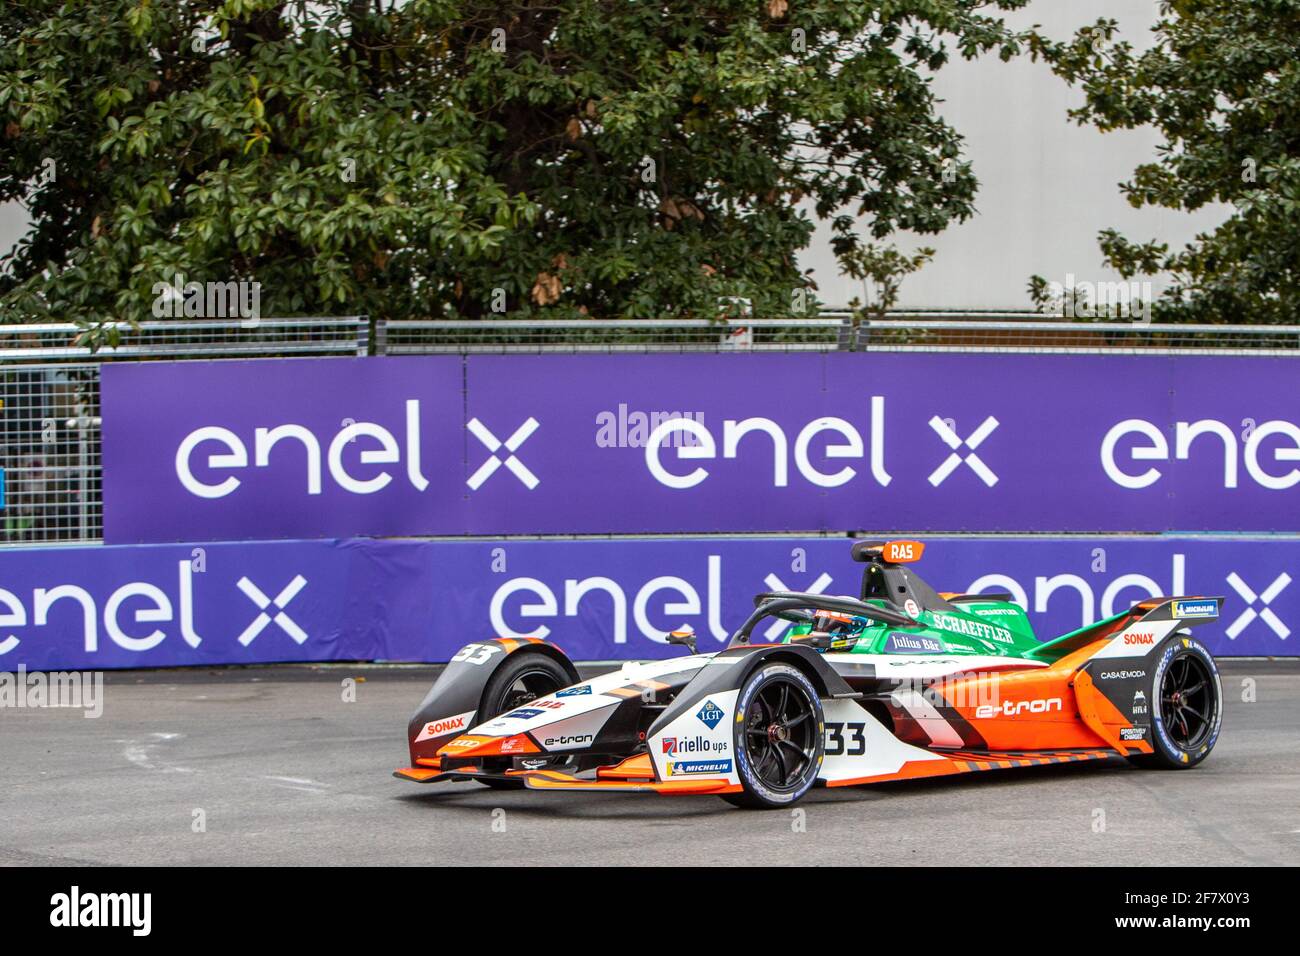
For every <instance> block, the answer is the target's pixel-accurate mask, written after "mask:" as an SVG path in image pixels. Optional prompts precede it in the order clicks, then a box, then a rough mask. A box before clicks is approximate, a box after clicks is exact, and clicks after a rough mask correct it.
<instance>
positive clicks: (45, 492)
mask: <svg viewBox="0 0 1300 956" xmlns="http://www.w3.org/2000/svg"><path fill="white" fill-rule="evenodd" d="M99 426H100V418H99V366H98V365H82V364H71V363H69V364H66V365H22V366H18V367H7V368H4V369H2V370H0V468H3V469H4V479H3V480H4V508H3V509H0V543H3V544H6V545H13V544H31V543H33V542H42V541H93V540H97V539H98V538H100V537H101V536H102V535H103V502H102V498H101V495H100V458H99V448H100V439H99Z"/></svg>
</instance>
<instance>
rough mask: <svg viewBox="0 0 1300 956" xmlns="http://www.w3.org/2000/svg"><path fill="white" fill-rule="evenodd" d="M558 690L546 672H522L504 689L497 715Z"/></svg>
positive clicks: (551, 677) (553, 679)
mask: <svg viewBox="0 0 1300 956" xmlns="http://www.w3.org/2000/svg"><path fill="white" fill-rule="evenodd" d="M559 689H560V685H559V684H557V683H556V681H555V678H554V677H553V676H552V675H551V674H549V673H547V672H546V671H543V670H535V671H524V672H523V673H522V674H520V675H519V676H518V677H516V678H515V679H514V681H513V682H512V683H511V685H510V686H509V687H507V688H506V692H505V694H503V695H502V697H501V710H500V711H499V713H502V714H504V713H508V712H509V711H512V710H514V709H515V708H516V707H522V706H524V704H527V703H530V702H531V701H534V700H536V699H537V698H538V697H545V696H546V695H547V694H552V693H554V692H555V691H557V690H559Z"/></svg>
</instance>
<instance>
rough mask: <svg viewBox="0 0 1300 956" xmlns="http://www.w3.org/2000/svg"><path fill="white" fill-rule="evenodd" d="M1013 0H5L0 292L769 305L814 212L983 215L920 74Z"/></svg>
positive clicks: (923, 222)
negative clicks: (223, 292)
mask: <svg viewBox="0 0 1300 956" xmlns="http://www.w3.org/2000/svg"><path fill="white" fill-rule="evenodd" d="M1024 2H1025V0H874V2H854V3H846V2H844V0H743V2H742V0H659V2H648V0H498V2H473V0H464V2H457V0H406V2H399V3H393V2H391V0H348V2H311V3H297V2H295V3H276V2H269V0H225V2H209V3H202V2H192V3H181V2H175V0H95V2H90V3H81V2H75V0H3V3H4V6H3V8H2V9H3V13H2V14H0V199H13V198H20V197H23V196H29V199H28V204H29V208H30V210H31V213H32V216H33V223H32V227H31V230H30V233H29V234H28V235H27V236H26V238H25V239H24V240H23V241H22V243H21V244H20V246H19V247H18V249H17V251H16V253H15V254H14V255H13V256H11V257H10V258H9V259H8V261H7V262H5V264H4V269H3V272H2V273H0V308H3V309H4V310H5V314H6V315H7V317H9V318H10V319H12V318H14V317H15V316H21V317H23V318H31V317H48V318H52V319H61V320H67V319H73V320H78V321H84V322H87V323H89V324H94V323H99V322H102V321H104V320H106V319H122V318H125V319H132V320H137V319H144V318H148V317H150V308H151V305H152V303H153V302H154V298H155V296H154V292H153V288H154V285H155V283H158V282H162V281H170V280H171V278H172V276H173V275H174V274H176V273H181V274H183V275H184V276H185V277H186V279H187V280H191V281H228V280H232V279H236V280H238V279H244V280H256V281H258V282H260V284H261V295H262V311H263V312H264V313H266V314H304V313H305V314H321V313H335V314H338V313H341V312H345V311H346V312H367V313H370V314H372V315H383V316H387V317H390V318H404V317H443V316H468V317H477V316H482V315H485V314H490V313H491V312H492V311H493V306H494V305H497V306H504V308H505V309H506V311H507V312H508V314H510V315H512V316H514V317H526V316H536V317H548V316H549V317H569V316H576V315H590V316H632V317H658V316H710V315H714V314H716V312H717V309H718V302H719V301H721V300H724V299H727V298H735V297H743V298H746V299H749V300H750V301H751V302H752V304H753V307H754V309H755V311H756V312H759V313H767V314H788V313H789V311H790V302H791V298H792V295H794V293H795V291H796V290H800V289H802V290H804V292H805V294H806V292H807V288H808V286H809V282H810V280H809V279H808V277H807V276H806V275H802V274H800V273H799V271H798V269H797V268H796V265H795V254H796V253H797V251H798V250H799V249H801V248H803V247H804V246H805V245H807V243H808V241H809V238H810V236H811V234H812V231H813V228H814V222H813V218H812V217H811V216H810V215H809V214H807V212H805V209H806V208H808V207H811V208H812V209H813V210H814V211H815V214H816V216H818V217H822V218H824V219H828V220H830V221H831V223H832V226H833V237H834V239H833V241H834V246H835V251H836V252H837V254H838V255H839V256H840V257H841V259H842V260H843V261H845V262H850V263H851V262H854V261H856V260H855V257H859V258H860V257H861V255H862V252H861V250H862V248H863V246H864V245H868V244H869V243H871V242H875V241H879V240H883V239H885V238H886V237H888V236H889V235H890V234H891V233H893V232H895V231H896V230H899V229H907V230H912V231H915V232H919V233H934V232H937V231H939V230H941V229H943V228H944V227H945V226H946V225H947V224H948V223H949V222H951V221H953V220H955V219H956V220H960V219H964V218H965V217H967V216H969V215H970V214H971V212H972V211H973V198H974V195H975V190H976V185H977V184H976V180H975V177H974V175H973V173H972V171H971V169H970V168H969V166H968V165H967V164H965V163H964V162H963V161H962V159H961V140H960V137H959V136H958V135H957V133H956V132H955V131H954V130H953V129H952V128H951V127H949V126H948V125H946V124H945V123H944V122H943V121H942V120H941V119H940V118H939V117H938V116H937V115H936V111H935V107H936V103H935V99H934V96H933V95H932V93H931V90H930V86H929V81H928V79H927V77H928V74H929V73H930V72H931V71H933V70H935V69H938V68H940V67H942V66H943V64H944V63H945V62H946V60H947V59H948V57H949V56H950V55H951V51H955V52H956V53H958V54H959V55H961V56H965V57H973V56H976V55H979V54H980V53H983V52H989V51H996V52H997V53H998V54H999V55H1001V56H1002V57H1003V58H1004V59H1005V58H1009V57H1010V56H1013V55H1015V53H1016V52H1018V50H1019V49H1020V45H1021V41H1022V39H1023V38H1022V37H1021V36H1019V35H1017V34H1014V33H1012V32H1010V31H1008V29H1007V28H1006V27H1005V26H1004V25H1003V23H1002V21H1001V20H1000V18H999V17H998V15H997V14H998V12H999V8H1001V9H1013V8H1016V7H1020V6H1022V5H1023V4H1024ZM858 215H863V216H865V217H866V221H867V223H868V232H869V233H870V235H869V236H859V235H858V234H857V228H858V226H857V223H856V221H855V217H856V216H858ZM898 261H900V262H902V259H899V260H898Z"/></svg>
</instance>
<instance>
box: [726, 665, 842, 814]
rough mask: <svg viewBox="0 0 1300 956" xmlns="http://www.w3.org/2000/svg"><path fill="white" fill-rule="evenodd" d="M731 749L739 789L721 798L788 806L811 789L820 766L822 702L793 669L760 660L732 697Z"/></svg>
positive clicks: (745, 804) (756, 805)
mask: <svg viewBox="0 0 1300 956" xmlns="http://www.w3.org/2000/svg"><path fill="white" fill-rule="evenodd" d="M736 715H737V718H736V721H735V722H734V724H733V725H732V726H733V734H734V736H733V748H734V750H735V754H736V773H737V775H738V776H739V777H740V783H741V786H742V787H743V788H744V789H743V790H742V791H741V792H740V793H735V794H726V795H725V796H724V797H723V799H724V800H726V801H727V802H728V803H731V804H734V805H735V806H738V807H750V808H757V809H772V808H775V807H785V806H789V805H791V804H793V803H794V802H795V801H796V800H798V799H799V798H800V797H802V796H803V795H804V794H805V793H807V792H808V791H809V789H811V787H812V785H813V783H814V782H815V781H816V780H817V774H818V772H819V771H820V770H821V764H822V733H823V727H824V724H823V720H822V704H821V698H820V697H819V696H818V694H817V690H816V688H814V687H813V685H812V682H811V681H810V680H809V679H808V677H807V676H806V675H805V674H804V673H803V671H801V670H799V669H798V668H797V667H791V666H790V665H789V664H777V663H772V664H764V665H763V666H761V667H759V668H758V669H757V670H755V671H754V673H753V674H751V675H749V677H747V678H746V679H745V683H744V685H743V686H742V687H741V688H740V695H739V697H738V698H737V700H736Z"/></svg>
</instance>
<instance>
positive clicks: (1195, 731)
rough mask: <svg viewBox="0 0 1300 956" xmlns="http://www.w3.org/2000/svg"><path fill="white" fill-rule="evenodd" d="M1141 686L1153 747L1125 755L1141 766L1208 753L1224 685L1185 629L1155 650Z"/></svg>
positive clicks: (1183, 764)
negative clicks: (1148, 709)
mask: <svg viewBox="0 0 1300 956" xmlns="http://www.w3.org/2000/svg"><path fill="white" fill-rule="evenodd" d="M1153 659H1154V661H1155V667H1154V668H1153V669H1152V670H1151V676H1150V679H1149V683H1148V684H1147V687H1146V694H1147V700H1148V701H1150V706H1151V744H1152V746H1153V747H1154V748H1155V753H1151V754H1137V755H1134V756H1132V757H1129V760H1130V761H1131V762H1132V763H1134V764H1136V765H1137V766H1140V767H1149V768H1154V769H1161V770H1186V769H1188V768H1189V767H1195V766H1196V765H1197V764H1198V763H1200V762H1201V761H1202V760H1204V759H1205V758H1206V757H1208V756H1209V755H1210V751H1211V750H1212V749H1213V748H1214V743H1215V741H1217V740H1218V739H1219V729H1220V728H1221V727H1222V725H1223V686H1222V684H1221V683H1220V681H1219V668H1218V667H1217V666H1215V663H1214V657H1213V656H1212V655H1211V654H1210V652H1209V651H1207V650H1206V649H1205V647H1204V646H1203V645H1202V644H1201V643H1200V642H1198V641H1197V640H1196V639H1195V638H1193V637H1192V636H1191V634H1190V633H1188V632H1185V631H1184V632H1180V633H1177V634H1174V635H1172V636H1171V637H1169V638H1168V639H1167V640H1166V641H1165V642H1164V644H1163V645H1162V646H1161V647H1160V648H1159V649H1157V650H1156V652H1155V654H1154V657H1153Z"/></svg>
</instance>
